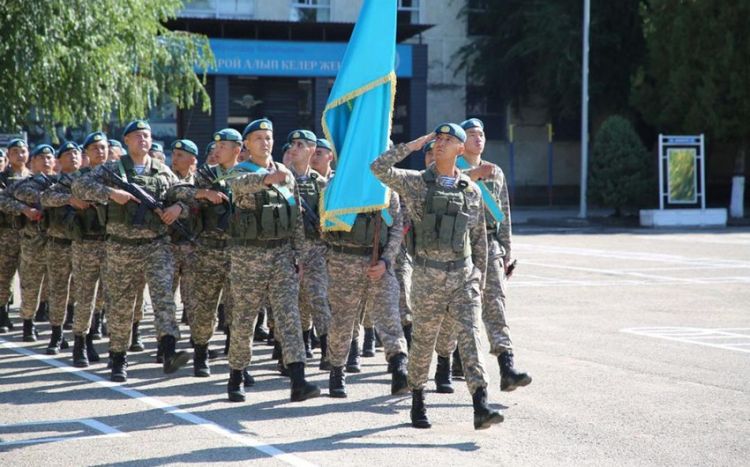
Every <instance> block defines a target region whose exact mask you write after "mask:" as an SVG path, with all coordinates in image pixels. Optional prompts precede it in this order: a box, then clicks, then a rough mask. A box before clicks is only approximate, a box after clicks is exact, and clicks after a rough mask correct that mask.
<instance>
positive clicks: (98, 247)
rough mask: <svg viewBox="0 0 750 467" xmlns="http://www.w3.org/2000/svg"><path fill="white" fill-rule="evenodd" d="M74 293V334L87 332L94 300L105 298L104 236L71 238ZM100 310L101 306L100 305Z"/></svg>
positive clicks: (94, 305) (94, 307) (94, 308)
mask: <svg viewBox="0 0 750 467" xmlns="http://www.w3.org/2000/svg"><path fill="white" fill-rule="evenodd" d="M72 249H73V254H72V261H71V262H72V263H73V276H74V277H75V288H74V289H73V290H74V291H73V293H74V296H75V302H76V312H75V314H74V315H73V334H75V335H76V336H82V335H84V334H88V332H89V329H90V328H91V317H92V316H93V314H94V311H95V310H96V307H97V303H99V302H100V301H101V302H103V301H104V298H103V297H104V294H105V292H104V290H103V289H104V275H105V270H104V267H105V265H106V264H107V250H106V243H105V242H104V241H103V240H82V241H79V242H73V246H72ZM98 306H99V308H98V309H99V310H101V305H98Z"/></svg>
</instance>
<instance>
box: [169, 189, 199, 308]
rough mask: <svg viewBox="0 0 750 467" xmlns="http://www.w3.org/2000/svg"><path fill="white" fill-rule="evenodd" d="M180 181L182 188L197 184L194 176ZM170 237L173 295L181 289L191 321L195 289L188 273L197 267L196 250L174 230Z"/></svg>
mask: <svg viewBox="0 0 750 467" xmlns="http://www.w3.org/2000/svg"><path fill="white" fill-rule="evenodd" d="M178 179H179V182H180V185H181V186H188V185H193V184H194V182H195V180H194V177H193V174H190V175H188V176H187V177H179V176H178ZM187 224H190V222H188V223H187ZM170 236H171V238H172V243H171V244H170V246H171V248H172V256H173V257H174V278H173V280H172V293H173V294H176V293H177V288H178V287H179V288H180V298H181V299H182V306H183V308H184V309H185V310H186V311H187V315H188V320H189V319H190V315H191V313H192V312H193V308H192V305H193V302H192V301H191V297H190V294H191V293H192V291H193V289H192V285H188V282H189V277H188V276H189V274H188V271H189V269H190V268H192V267H195V265H193V260H194V255H193V252H194V249H195V248H194V247H193V245H191V244H190V242H189V241H188V240H187V239H185V238H182V237H181V236H180V235H179V234H178V233H177V232H175V231H174V230H171V231H170Z"/></svg>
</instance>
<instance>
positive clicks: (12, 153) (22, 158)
mask: <svg viewBox="0 0 750 467" xmlns="http://www.w3.org/2000/svg"><path fill="white" fill-rule="evenodd" d="M8 161H9V162H10V165H12V166H14V167H20V166H22V165H26V163H27V162H28V161H29V148H27V147H26V146H24V147H22V148H19V147H18V146H16V147H13V148H10V149H8Z"/></svg>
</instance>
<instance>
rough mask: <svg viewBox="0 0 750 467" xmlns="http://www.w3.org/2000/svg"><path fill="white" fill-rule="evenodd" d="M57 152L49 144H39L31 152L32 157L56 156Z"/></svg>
mask: <svg viewBox="0 0 750 467" xmlns="http://www.w3.org/2000/svg"><path fill="white" fill-rule="evenodd" d="M54 153H55V150H54V149H53V148H52V146H50V145H49V144H37V145H36V146H34V149H33V150H32V151H31V157H34V156H39V155H42V154H54Z"/></svg>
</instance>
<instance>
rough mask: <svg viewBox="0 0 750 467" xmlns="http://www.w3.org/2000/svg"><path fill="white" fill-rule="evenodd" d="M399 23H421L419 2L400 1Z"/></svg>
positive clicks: (410, 0)
mask: <svg viewBox="0 0 750 467" xmlns="http://www.w3.org/2000/svg"><path fill="white" fill-rule="evenodd" d="M397 15H398V17H397V19H398V23H399V24H417V23H419V0H398V13H397Z"/></svg>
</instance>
